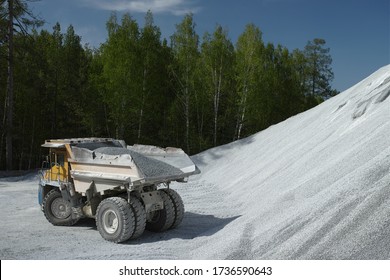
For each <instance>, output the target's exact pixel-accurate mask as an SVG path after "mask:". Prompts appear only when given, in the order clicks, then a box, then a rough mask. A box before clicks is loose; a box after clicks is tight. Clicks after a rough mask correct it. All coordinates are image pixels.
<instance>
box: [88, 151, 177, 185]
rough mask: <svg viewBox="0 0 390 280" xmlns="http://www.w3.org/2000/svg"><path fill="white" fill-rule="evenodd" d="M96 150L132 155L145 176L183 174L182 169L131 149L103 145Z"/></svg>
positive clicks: (112, 153) (155, 176)
mask: <svg viewBox="0 0 390 280" xmlns="http://www.w3.org/2000/svg"><path fill="white" fill-rule="evenodd" d="M94 151H95V152H97V153H101V154H106V155H125V154H126V155H130V156H131V157H132V159H133V161H134V163H135V164H136V165H137V167H138V168H139V169H140V170H141V171H142V173H143V174H144V175H145V177H149V178H160V177H171V176H180V175H182V174H183V172H182V171H181V170H180V169H178V168H176V167H174V166H172V165H169V164H167V163H165V162H162V161H160V160H157V159H153V158H149V157H147V156H144V155H142V154H140V153H138V152H136V151H133V150H131V149H126V148H118V147H101V148H97V149H95V150H94Z"/></svg>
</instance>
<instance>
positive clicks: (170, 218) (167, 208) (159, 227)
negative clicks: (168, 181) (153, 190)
mask: <svg viewBox="0 0 390 280" xmlns="http://www.w3.org/2000/svg"><path fill="white" fill-rule="evenodd" d="M159 193H160V196H161V198H162V200H163V202H164V208H163V209H161V210H157V211H153V212H150V213H148V215H147V222H146V229H147V230H150V231H154V232H160V231H165V230H167V229H169V228H170V227H171V226H172V224H173V222H174V219H175V209H174V206H173V202H172V199H171V198H170V197H169V195H167V194H166V193H165V192H163V191H161V190H160V191H159Z"/></svg>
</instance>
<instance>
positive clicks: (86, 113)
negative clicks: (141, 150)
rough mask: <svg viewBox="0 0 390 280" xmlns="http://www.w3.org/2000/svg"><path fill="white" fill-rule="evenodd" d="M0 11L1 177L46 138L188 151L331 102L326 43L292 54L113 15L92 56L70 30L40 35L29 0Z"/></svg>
mask: <svg viewBox="0 0 390 280" xmlns="http://www.w3.org/2000/svg"><path fill="white" fill-rule="evenodd" d="M0 3H1V5H0V116H1V120H0V132H1V135H0V137H1V138H0V170H27V169H34V168H39V167H40V165H41V161H42V159H43V157H44V156H45V154H46V152H47V151H45V150H43V148H41V144H43V142H44V141H45V139H55V138H73V137H112V138H117V139H123V140H125V141H126V143H128V144H129V145H132V144H136V143H139V144H149V145H156V146H160V147H168V146H171V147H181V148H182V149H183V150H184V151H186V152H187V153H189V154H196V153H199V152H201V151H204V150H206V149H209V148H211V147H215V146H219V145H223V144H226V143H229V142H232V141H235V140H238V139H241V138H244V137H247V136H249V135H251V134H254V133H256V132H259V131H261V130H263V129H266V128H267V127H269V126H271V125H273V124H276V123H278V122H281V121H283V120H285V119H287V118H289V117H291V116H294V115H296V114H298V113H300V112H303V111H305V110H308V109H310V108H312V107H314V106H316V105H318V104H319V103H321V102H322V101H324V100H326V99H327V98H329V97H331V96H333V95H335V94H337V93H338V92H337V90H335V89H332V87H331V82H332V80H333V77H334V74H333V71H332V67H331V64H332V58H331V55H330V49H329V48H328V47H327V46H326V41H325V39H321V38H314V39H311V40H308V42H307V44H306V46H305V47H304V48H303V49H302V50H300V49H294V50H289V49H287V48H286V47H284V46H281V45H274V44H273V43H271V42H264V41H263V34H262V31H261V29H260V28H259V27H257V26H255V25H254V24H251V23H248V24H247V25H246V27H245V29H244V30H243V31H242V33H241V35H240V36H239V37H238V39H237V41H236V42H232V41H231V39H230V38H229V34H228V31H227V29H226V28H224V27H222V26H220V25H216V26H214V27H211V28H210V32H206V33H205V34H197V32H196V22H195V21H194V16H193V15H192V14H187V15H185V16H184V17H183V18H182V20H181V21H180V22H178V23H177V24H176V26H175V32H174V33H173V34H172V35H171V36H170V38H162V36H161V30H160V28H159V27H158V26H157V25H156V24H155V23H154V20H153V14H152V12H150V11H149V12H147V13H146V15H145V20H144V23H143V24H142V25H140V23H138V22H137V21H136V20H135V19H134V18H133V17H132V16H131V15H130V14H128V13H126V14H124V15H121V16H118V14H116V13H112V14H111V16H110V17H109V18H108V19H107V22H106V28H107V38H106V41H105V42H104V43H102V44H101V45H100V46H99V47H90V46H89V45H88V44H84V45H83V44H82V42H81V37H80V36H79V35H77V34H76V32H75V29H74V28H73V26H72V25H70V26H67V27H62V26H60V24H59V23H57V24H55V26H53V27H52V30H45V29H43V28H42V27H41V26H42V23H43V21H44V19H37V18H36V17H35V16H34V15H33V14H32V13H31V12H30V10H29V9H28V2H26V1H22V0H6V1H4V0H2V1H1V2H0Z"/></svg>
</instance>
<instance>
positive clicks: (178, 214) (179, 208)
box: [162, 189, 184, 228]
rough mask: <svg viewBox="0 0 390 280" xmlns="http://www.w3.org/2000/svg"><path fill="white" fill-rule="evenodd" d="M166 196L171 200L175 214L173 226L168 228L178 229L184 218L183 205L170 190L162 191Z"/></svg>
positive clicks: (174, 192) (178, 196)
mask: <svg viewBox="0 0 390 280" xmlns="http://www.w3.org/2000/svg"><path fill="white" fill-rule="evenodd" d="M162 191H164V192H165V193H166V194H167V195H169V197H170V198H171V200H172V202H173V206H174V212H175V218H174V220H173V224H172V226H171V227H170V228H176V227H178V226H179V225H180V224H181V222H182V221H183V217H184V203H183V200H182V199H181V197H180V195H179V194H178V193H177V192H176V191H175V190H172V189H163V190H162Z"/></svg>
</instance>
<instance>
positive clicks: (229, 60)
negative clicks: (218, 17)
mask: <svg viewBox="0 0 390 280" xmlns="http://www.w3.org/2000/svg"><path fill="white" fill-rule="evenodd" d="M201 50H202V62H203V66H204V71H205V72H206V73H205V81H206V83H207V90H208V95H209V96H210V97H211V99H212V104H213V145H214V146H217V135H218V128H219V126H218V120H219V114H220V105H221V98H222V97H223V95H226V94H227V93H228V92H231V91H232V89H231V88H229V85H231V83H230V80H231V79H232V77H233V61H234V47H233V44H232V42H231V41H230V40H229V38H228V35H227V31H226V30H224V29H223V28H222V27H221V26H220V25H217V27H216V29H215V31H214V33H213V34H212V35H210V34H209V33H206V34H205V36H204V38H203V44H202V49H201Z"/></svg>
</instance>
